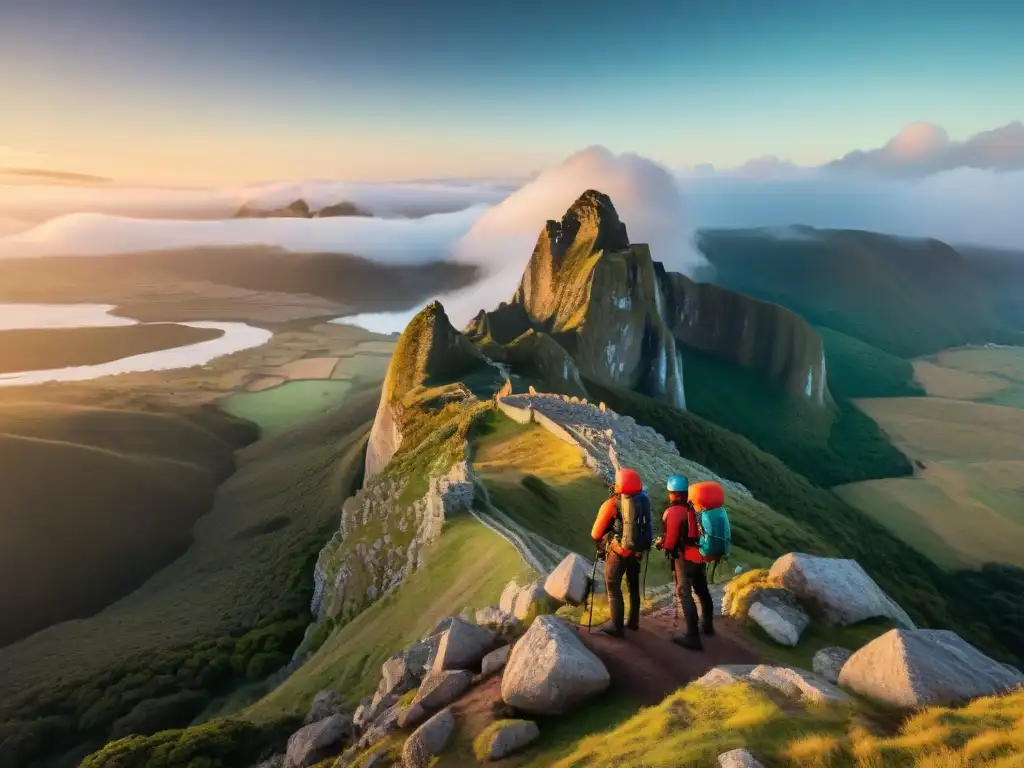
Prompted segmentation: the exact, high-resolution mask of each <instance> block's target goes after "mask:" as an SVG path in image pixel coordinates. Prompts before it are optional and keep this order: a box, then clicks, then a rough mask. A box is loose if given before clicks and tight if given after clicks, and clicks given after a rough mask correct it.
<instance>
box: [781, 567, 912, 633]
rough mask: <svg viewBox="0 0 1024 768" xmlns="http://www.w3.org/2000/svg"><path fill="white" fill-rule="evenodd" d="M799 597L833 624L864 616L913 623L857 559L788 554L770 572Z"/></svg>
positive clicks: (907, 625)
mask: <svg viewBox="0 0 1024 768" xmlns="http://www.w3.org/2000/svg"><path fill="white" fill-rule="evenodd" d="M769 575H770V576H771V578H773V579H777V580H778V581H779V582H781V583H782V585H783V586H785V587H786V589H788V590H790V591H792V592H793V593H794V594H795V595H796V596H797V597H798V598H799V599H800V600H802V601H807V602H808V603H810V604H813V605H814V606H816V607H817V608H818V609H820V610H821V612H822V613H823V614H824V616H825V618H826V619H827V620H828V621H830V622H832V623H833V624H840V625H843V626H846V625H849V624H856V623H857V622H860V621H864V620H865V619H872V618H888V619H892V620H893V621H895V622H896V623H897V624H898V625H899V626H901V627H903V628H905V629H914V622H912V621H911V620H910V617H909V616H907V614H906V612H905V611H904V610H903V609H902V608H900V606H899V605H897V604H896V602H895V601H894V600H893V599H892V598H891V597H889V596H888V595H887V594H885V592H883V591H882V589H881V587H879V586H878V585H877V584H876V583H875V582H874V580H873V579H872V578H871V577H870V576H868V574H867V572H866V571H865V570H864V569H863V568H861V567H860V564H859V563H857V561H856V560H843V559H839V558H834V557H816V556H814V555H804V554H800V553H793V552H791V553H789V554H788V555H783V556H782V557H780V558H779V559H778V560H776V561H775V562H774V563H773V564H772V567H771V570H770V571H769Z"/></svg>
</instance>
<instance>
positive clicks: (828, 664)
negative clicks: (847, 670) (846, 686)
mask: <svg viewBox="0 0 1024 768" xmlns="http://www.w3.org/2000/svg"><path fill="white" fill-rule="evenodd" d="M851 655H852V651H848V650H847V649H846V648H840V647H838V646H833V647H831V648H822V649H821V650H820V651H816V652H815V654H814V658H813V659H812V660H811V668H812V669H813V670H814V673H815V674H816V675H818V676H819V677H821V678H822V679H824V680H828V681H829V682H830V683H833V684H834V683H838V682H839V673H840V672H841V671H842V669H843V665H844V664H845V663H846V662H847V660H848V659H849V658H850V656H851Z"/></svg>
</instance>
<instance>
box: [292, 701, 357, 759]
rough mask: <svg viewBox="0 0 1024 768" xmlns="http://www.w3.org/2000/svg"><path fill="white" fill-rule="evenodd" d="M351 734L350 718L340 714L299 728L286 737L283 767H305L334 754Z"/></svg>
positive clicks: (339, 750)
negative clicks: (286, 748) (286, 745)
mask: <svg viewBox="0 0 1024 768" xmlns="http://www.w3.org/2000/svg"><path fill="white" fill-rule="evenodd" d="M351 736H352V718H351V717H348V716H347V715H342V714H338V715H331V716H330V717H328V718H326V719H324V720H321V721H320V722H318V723H313V724H312V725H307V726H305V727H303V728H300V729H299V730H297V731H296V732H295V733H293V734H292V736H291V738H289V739H288V750H287V752H286V753H285V761H284V764H285V768H307V766H310V765H315V764H316V763H319V762H320V761H321V760H323V759H325V758H328V757H331V756H332V755H336V754H338V753H339V752H341V750H342V747H343V746H344V744H345V742H346V741H347V740H348V739H349V738H351Z"/></svg>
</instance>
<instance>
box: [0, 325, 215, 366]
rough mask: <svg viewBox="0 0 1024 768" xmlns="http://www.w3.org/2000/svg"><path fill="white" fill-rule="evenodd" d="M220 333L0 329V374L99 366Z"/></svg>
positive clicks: (170, 328) (176, 328) (146, 328)
mask: <svg viewBox="0 0 1024 768" xmlns="http://www.w3.org/2000/svg"><path fill="white" fill-rule="evenodd" d="M222 335H223V331H218V330H214V329H211V328H191V327H189V326H187V325H174V324H172V323H156V324H153V325H125V326H115V327H111V328H45V329H31V330H17V331H0V373H14V372H18V371H37V370H48V369H50V368H69V367H72V366H78V365H98V364H100V363H109V362H110V361H112V360H120V359H121V358H123V357H131V356H132V355H141V354H143V353H144V352H155V351H157V350H161V349H170V348H172V347H182V346H185V345H186V344H195V343H197V342H200V341H209V340H210V339H216V338H219V337H220V336H222Z"/></svg>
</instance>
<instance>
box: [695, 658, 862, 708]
mask: <svg viewBox="0 0 1024 768" xmlns="http://www.w3.org/2000/svg"><path fill="white" fill-rule="evenodd" d="M738 682H746V683H749V684H751V685H755V686H758V687H761V688H770V689H773V690H775V691H778V692H779V693H781V694H783V695H785V696H787V697H789V698H791V699H794V700H798V701H805V702H808V703H814V704H850V703H853V699H852V698H851V697H850V696H849V694H847V693H846V692H845V691H843V690H842V689H840V688H837V687H836V686H834V685H832V684H831V683H829V682H828V681H826V680H823V679H821V678H820V677H818V676H817V675H815V674H814V673H813V672H808V671H806V670H802V669H792V668H790V667H773V666H768V665H766V664H757V665H751V664H726V665H723V666H719V667H715V668H713V669H712V670H711V671H710V672H707V673H706V674H704V676H703V677H700V678H699V679H698V680H697V681H696V682H695V684H696V685H703V686H708V687H716V686H720V685H731V684H733V683H738Z"/></svg>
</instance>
